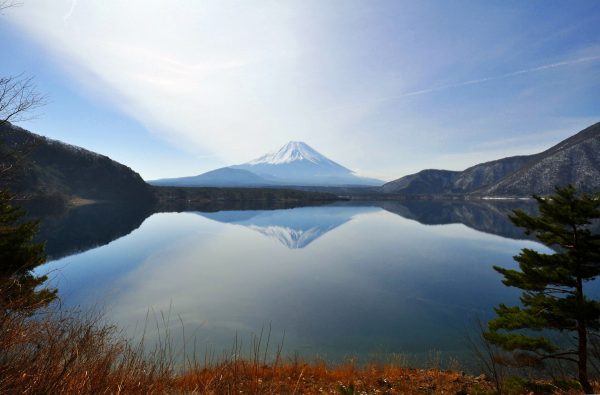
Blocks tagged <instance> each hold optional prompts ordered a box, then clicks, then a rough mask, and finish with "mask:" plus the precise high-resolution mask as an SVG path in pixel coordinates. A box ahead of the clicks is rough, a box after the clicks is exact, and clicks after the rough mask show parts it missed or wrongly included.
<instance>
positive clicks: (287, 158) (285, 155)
mask: <svg viewBox="0 0 600 395" xmlns="http://www.w3.org/2000/svg"><path fill="white" fill-rule="evenodd" d="M150 184H153V185H165V186H167V185H168V186H218V187H227V186H232V187H234V186H237V187H239V186H242V187H252V186H254V187H264V186H285V185H295V186H380V185H382V184H383V181H380V180H376V179H373V178H365V177H360V176H357V175H356V174H354V172H353V171H352V170H350V169H348V168H346V167H344V166H342V165H340V164H338V163H336V162H334V161H332V160H331V159H328V158H327V157H325V156H324V155H322V154H320V153H319V152H317V151H316V150H315V149H313V148H311V147H310V146H309V145H308V144H306V143H303V142H301V141H290V142H289V143H287V144H285V145H284V146H283V147H281V148H280V149H278V150H276V151H273V152H270V153H268V154H265V155H263V156H261V157H259V158H256V159H254V160H251V161H250V162H246V163H243V164H241V165H234V166H229V167H223V168H221V169H217V170H213V171H209V172H207V173H203V174H200V175H197V176H192V177H181V178H170V179H163V180H156V181H150Z"/></svg>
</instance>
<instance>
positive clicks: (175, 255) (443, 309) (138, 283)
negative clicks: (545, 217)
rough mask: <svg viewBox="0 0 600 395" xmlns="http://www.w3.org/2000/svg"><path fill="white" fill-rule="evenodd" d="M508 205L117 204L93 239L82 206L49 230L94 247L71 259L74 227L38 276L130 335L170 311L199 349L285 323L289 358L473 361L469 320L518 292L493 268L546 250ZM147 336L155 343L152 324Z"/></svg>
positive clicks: (275, 332)
mask: <svg viewBox="0 0 600 395" xmlns="http://www.w3.org/2000/svg"><path fill="white" fill-rule="evenodd" d="M511 208H513V207H512V206H510V205H506V204H505V205H493V204H491V203H489V204H488V203H486V204H471V203H468V202H462V203H447V202H446V203H444V202H402V203H401V202H383V203H369V202H364V203H346V204H337V205H330V206H319V207H302V208H293V209H285V210H243V211H242V210H232V211H218V212H183V213H157V214H151V215H149V216H148V217H147V218H145V219H144V216H143V215H142V216H140V215H133V214H132V215H130V217H131V218H130V222H131V223H132V224H133V225H131V226H130V227H131V229H129V228H128V226H127V224H124V222H126V221H125V220H124V219H123V218H124V216H123V213H122V212H119V211H116V212H118V213H119V214H118V215H119V218H120V221H117V222H116V224H117V226H115V227H114V229H113V228H111V225H110V224H111V221H109V220H107V218H106V215H96V216H95V217H96V223H97V231H98V233H99V234H101V235H102V238H101V240H98V241H94V239H93V237H91V238H88V239H86V238H85V237H82V236H81V235H82V234H83V235H88V234H92V235H93V234H94V231H93V229H94V226H95V225H94V219H93V218H94V216H90V215H88V217H89V218H90V219H89V221H88V222H87V223H86V222H85V221H84V219H85V218H86V215H83V214H77V215H78V217H77V218H80V220H79V221H75V222H74V221H72V220H70V222H69V221H67V223H68V224H67V225H61V226H59V225H56V223H55V224H54V225H53V226H50V225H48V226H49V228H48V227H47V229H63V233H65V234H67V235H69V234H77V235H80V236H81V237H79V239H77V246H79V247H80V248H81V246H82V245H86V246H87V247H86V248H90V249H88V250H87V251H84V252H81V253H78V254H75V255H69V254H70V253H72V251H73V249H74V248H76V247H74V246H73V245H70V244H69V240H68V236H66V237H65V240H63V241H60V242H59V241H57V240H55V241H54V243H55V244H53V245H52V244H51V245H50V246H49V247H50V248H52V249H53V250H52V251H53V252H54V256H55V257H57V258H58V259H56V260H54V261H52V262H50V263H49V264H47V265H45V266H43V267H42V268H41V269H40V271H43V272H51V277H52V282H53V284H54V285H56V286H57V287H58V289H59V295H60V297H61V299H62V300H63V302H64V303H66V304H67V305H70V306H82V307H90V306H95V307H97V306H102V307H103V308H104V309H105V311H106V314H107V318H109V319H110V320H111V321H113V322H115V323H117V324H118V325H119V326H121V327H123V328H125V330H126V331H127V333H128V334H130V335H131V336H139V335H140V333H141V332H142V328H143V326H144V323H145V322H146V317H147V314H148V312H149V311H150V315H151V317H154V316H158V317H160V314H161V312H162V313H165V314H168V313H169V312H170V314H171V318H172V319H171V320H170V323H169V325H170V326H171V327H172V329H173V331H174V333H180V332H181V327H182V324H183V327H184V328H185V335H186V337H193V338H195V341H196V344H197V347H199V348H202V349H204V348H206V347H208V348H210V349H212V350H215V351H217V352H218V351H221V350H225V349H230V348H231V346H232V343H233V339H234V337H235V336H236V334H237V336H238V337H239V338H242V339H244V338H245V339H248V336H249V335H250V334H252V333H255V334H258V333H260V332H261V330H262V329H263V328H265V327H268V326H269V325H270V326H271V328H272V334H271V337H272V342H273V343H276V342H278V341H280V340H281V339H282V337H283V333H284V332H285V341H284V353H286V354H287V355H291V354H292V353H293V352H299V353H300V354H301V355H304V356H306V357H309V358H310V357H314V356H316V355H318V356H320V357H323V358H326V359H329V360H334V361H336V360H339V359H341V358H343V357H345V356H349V355H354V356H358V357H359V358H361V359H362V360H366V359H371V358H375V357H378V358H381V357H385V356H391V355H393V354H404V355H411V356H414V358H417V359H419V360H424V359H426V357H427V355H429V354H430V353H431V352H432V351H439V352H441V353H442V354H443V355H445V356H451V355H457V356H459V357H464V355H465V351H466V345H465V342H464V334H465V332H466V330H467V329H468V328H469V327H472V322H473V319H474V318H475V317H480V318H482V319H484V320H485V319H487V318H489V317H490V316H491V315H492V314H493V310H492V308H493V306H495V305H497V304H498V303H500V302H502V303H507V304H511V303H516V302H517V300H518V298H517V297H518V292H517V290H514V289H510V288H507V287H505V286H504V285H502V283H501V281H500V280H501V276H500V275H499V274H497V273H496V272H495V271H494V270H492V265H500V266H505V267H515V263H514V261H513V259H512V257H513V256H514V255H516V254H517V253H518V252H519V250H520V249H522V248H524V247H528V248H535V249H539V250H545V247H543V246H541V245H540V244H538V243H536V242H534V241H532V240H526V239H524V236H523V234H522V232H521V231H520V230H519V229H516V228H513V227H512V226H511V225H510V222H509V221H508V220H507V219H506V213H508V212H509V211H510V209H511ZM88 210H91V211H94V210H105V212H114V210H112V211H111V210H110V209H108V208H106V207H105V208H97V209H88ZM70 215H71V216H72V215H75V214H70ZM82 216H83V217H82ZM68 217H69V216H67V218H68ZM142 221H143V222H142ZM55 222H56V221H55ZM58 222H60V221H58ZM84 223H85V225H83V224H84ZM140 223H141V225H140ZM467 225H468V226H467ZM78 226H79V227H83V228H86V227H88V228H89V229H87V228H86V229H87V230H83V231H82V230H78V229H77V227H78ZM138 226H139V227H138ZM477 229H479V230H477ZM66 230H68V231H66ZM111 231H114V235H115V236H114V238H115V239H114V240H112V241H107V240H106V238H107V235H109V234H111ZM127 232H131V233H128V234H127ZM84 239H85V240H84ZM96 245H99V246H98V247H95V248H92V247H94V246H96ZM59 257H60V258H59ZM145 332H146V333H145V335H146V338H147V339H149V340H156V336H157V331H156V329H155V328H154V326H153V325H151V326H150V327H148V328H146V329H145Z"/></svg>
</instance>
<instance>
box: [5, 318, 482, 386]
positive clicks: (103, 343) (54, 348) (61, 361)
mask: <svg viewBox="0 0 600 395" xmlns="http://www.w3.org/2000/svg"><path fill="white" fill-rule="evenodd" d="M0 328H1V329H2V336H1V337H0V377H1V378H0V393H46V394H52V393H79V394H81V393H85V394H98V393H128V394H130V393H140V394H142V393H143V394H148V393H202V394H221V393H261V394H280V393H335V394H354V393H388V394H396V393H411V394H412V393H461V394H462V393H490V392H489V391H491V389H492V384H491V383H490V382H489V381H488V380H487V379H486V378H485V377H484V376H479V377H475V376H472V375H467V374H464V373H463V372H460V371H444V370H440V369H438V368H433V367H432V368H429V369H416V368H410V367H405V366H401V365H397V364H367V365H358V364H357V363H355V361H353V360H348V361H346V362H344V363H340V364H338V365H330V364H327V363H325V362H324V361H321V360H315V361H312V362H307V361H303V360H302V359H300V358H299V357H297V356H296V357H293V358H284V357H282V352H281V351H282V347H283V345H282V344H280V345H277V346H273V345H271V349H272V350H273V349H274V350H275V352H274V355H273V356H270V355H272V354H273V353H271V354H269V339H268V338H266V337H265V338H262V337H261V338H255V339H253V341H252V347H251V348H252V351H250V353H249V355H248V356H246V357H243V356H241V354H242V352H241V344H240V343H238V341H237V340H236V341H235V343H234V345H233V347H232V349H231V350H230V351H229V352H228V353H224V354H223V356H222V357H219V358H215V357H214V356H212V355H207V353H205V355H204V356H203V357H201V358H198V357H196V356H195V350H194V352H193V354H194V355H191V356H190V355H187V354H186V349H185V347H183V348H182V349H181V350H176V349H175V347H174V346H173V342H172V338H171V336H172V335H171V334H169V332H168V330H166V331H164V332H163V336H162V340H161V341H160V342H159V343H158V344H157V345H156V346H155V348H154V349H153V350H151V351H149V352H148V351H147V349H146V347H145V344H144V340H143V338H142V340H141V341H139V342H134V341H132V340H127V339H125V338H123V337H122V335H121V333H120V331H119V329H118V328H117V327H115V326H113V325H110V324H106V323H104V321H103V318H102V316H101V315H99V314H95V313H89V314H85V313H82V312H66V311H64V310H61V309H60V308H59V309H58V310H57V309H52V307H51V306H50V307H48V308H46V309H43V311H38V312H37V313H36V314H35V315H34V316H29V315H28V314H25V313H14V314H10V315H9V314H3V315H2V317H1V318H0ZM268 356H269V357H268ZM177 361H184V362H183V363H178V362H177Z"/></svg>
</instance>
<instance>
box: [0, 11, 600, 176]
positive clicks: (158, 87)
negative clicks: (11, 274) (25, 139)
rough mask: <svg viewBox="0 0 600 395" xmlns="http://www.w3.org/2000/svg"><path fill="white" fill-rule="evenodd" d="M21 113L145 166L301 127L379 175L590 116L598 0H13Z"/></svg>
mask: <svg viewBox="0 0 600 395" xmlns="http://www.w3.org/2000/svg"><path fill="white" fill-rule="evenodd" d="M23 2H24V4H23V5H22V6H20V7H16V8H11V9H8V10H5V11H4V13H3V15H1V16H0V57H1V58H2V59H1V62H0V75H14V74H19V73H25V74H26V75H34V76H36V80H37V84H38V87H39V90H40V91H42V92H44V93H46V94H47V95H48V96H49V98H50V103H49V104H48V105H47V106H46V107H45V108H44V109H43V110H42V112H41V113H40V116H39V117H38V118H37V119H35V120H32V121H29V122H25V123H22V124H21V126H23V127H26V128H28V129H30V130H32V131H34V132H37V133H39V134H43V135H46V136H49V137H52V138H57V139H60V140H63V141H66V142H69V143H72V144H77V145H81V146H83V147H85V148H88V149H91V150H94V151H98V152H100V153H103V154H105V155H108V156H110V157H112V158H113V159H116V160H118V161H120V162H122V163H125V164H126V165H128V166H130V167H132V168H133V169H135V170H137V171H138V172H140V173H141V175H142V176H143V177H144V178H145V179H155V178H161V177H173V176H186V175H194V174H199V173H202V172H204V171H207V170H211V169H214V168H216V167H221V166H225V165H230V164H237V163H242V162H246V161H248V160H250V159H253V158H255V157H258V156H260V155H261V154H263V153H265V152H266V151H270V150H272V149H275V148H278V147H279V146H281V145H283V144H284V143H286V142H287V141H289V140H301V141H305V142H306V143H308V144H309V145H311V146H312V147H313V148H315V149H317V150H318V151H320V152H321V153H323V154H325V155H326V156H328V157H330V158H331V159H333V160H335V161H337V162H339V163H341V164H342V165H344V166H347V167H349V168H351V169H353V170H356V171H357V172H358V173H359V174H362V175H368V176H375V177H380V178H383V179H386V180H389V179H394V178H397V177H400V176H402V175H405V174H408V173H411V172H414V171H418V170H420V169H423V168H447V169H456V170H459V169H463V168H465V167H468V166H470V165H473V164H476V163H478V162H481V161H486V160H492V159H497V158H500V157H503V156H508V155H514V154H521V153H533V152H537V151H539V150H542V149H544V148H547V147H549V146H551V145H553V144H554V143H556V142H558V141H560V140H561V139H563V138H565V137H567V136H569V135H571V134H573V133H575V132H576V131H578V130H580V129H582V128H584V127H586V126H588V125H590V124H592V123H595V122H598V121H600V2H599V1H595V0H594V1H551V2H550V1H520V0H519V1H497V2H494V1H472V0H470V1H442V0H440V1H422V0H419V1H416V0H415V1H396V0H394V1H366V0H365V1H348V0H343V1H342V0H339V1H334V0H332V1H322V0H319V1H307V0H302V1H223V0H216V1H200V0H198V1H192V0H185V1H184V0H180V1H164V0H163V1H154V0H128V1H108V0H52V1H47V0H23Z"/></svg>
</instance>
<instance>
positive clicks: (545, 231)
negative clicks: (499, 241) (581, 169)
mask: <svg viewBox="0 0 600 395" xmlns="http://www.w3.org/2000/svg"><path fill="white" fill-rule="evenodd" d="M534 198H535V199H536V200H537V203H538V208H539V212H540V214H539V216H531V215H528V214H526V213H524V212H523V211H520V210H515V211H514V214H513V215H512V216H511V217H510V219H511V221H512V222H513V223H514V224H515V225H517V226H519V227H522V228H524V229H525V231H526V233H527V234H534V235H535V236H536V237H537V239H538V240H539V241H540V242H542V243H544V244H545V245H547V246H549V247H551V248H552V249H553V250H554V251H555V253H554V254H544V253H540V252H537V251H534V250H532V249H528V248H525V249H523V250H522V251H521V253H520V254H519V255H518V256H516V257H515V260H516V261H517V262H518V264H519V268H520V270H511V269H505V268H501V267H497V266H495V267H494V269H495V270H496V271H498V272H499V273H501V274H502V275H503V276H504V279H503V281H502V282H503V283H504V284H505V285H507V286H509V287H516V288H520V289H522V290H523V292H522V294H521V306H514V307H508V306H506V305H504V304H501V305H499V306H498V307H497V308H496V309H495V311H496V314H497V317H496V318H495V319H493V320H492V321H490V322H489V324H488V331H487V332H486V333H485V334H484V336H485V338H486V339H487V340H488V341H490V342H491V343H493V344H496V345H498V346H500V347H501V348H503V349H505V350H507V351H511V352H513V353H514V355H515V357H517V359H521V360H528V361H534V362H536V363H543V361H544V360H547V359H560V360H564V361H570V362H572V363H574V364H576V365H577V373H578V379H579V382H580V383H581V385H582V387H583V389H584V390H585V391H586V392H587V393H589V392H591V391H592V388H591V386H590V383H589V379H588V369H587V365H588V335H589V333H590V331H592V330H597V329H599V327H600V303H599V302H597V301H595V300H591V299H589V298H588V297H587V296H586V294H585V290H584V284H585V283H586V282H588V281H591V280H593V279H594V278H596V277H597V276H598V275H599V274H600V235H599V234H595V233H593V232H592V230H591V227H590V225H591V224H592V221H594V220H595V219H598V218H600V198H599V197H593V196H589V195H586V194H578V193H577V191H576V190H575V188H573V187H572V186H568V187H566V188H556V194H555V195H553V196H551V197H549V198H542V197H540V196H534ZM541 331H559V332H562V333H564V332H567V333H570V334H572V335H573V337H574V339H575V340H576V346H573V347H572V348H569V347H564V346H563V345H562V344H560V345H559V344H557V343H556V342H553V341H551V340H549V339H548V337H547V336H544V333H542V334H536V333H534V332H541ZM546 333H548V332H546ZM561 346H563V347H561Z"/></svg>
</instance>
